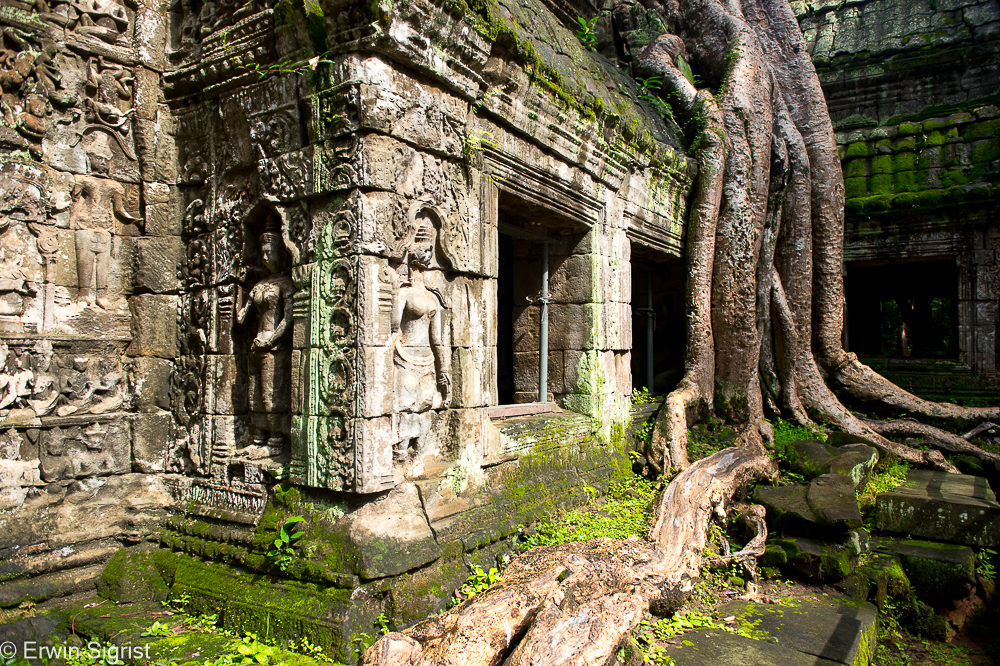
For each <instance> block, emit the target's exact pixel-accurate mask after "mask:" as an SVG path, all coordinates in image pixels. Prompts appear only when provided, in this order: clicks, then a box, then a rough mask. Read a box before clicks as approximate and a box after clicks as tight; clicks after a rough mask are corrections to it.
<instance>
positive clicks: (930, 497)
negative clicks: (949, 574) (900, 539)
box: [875, 470, 1000, 547]
mask: <svg viewBox="0 0 1000 666" xmlns="http://www.w3.org/2000/svg"><path fill="white" fill-rule="evenodd" d="M875 516H876V522H877V525H878V529H880V530H883V531H886V532H896V533H898V534H907V535H910V536H914V537H923V538H926V539H933V540H934V541H945V542H950V543H960V544H965V545H967V546H987V547H988V546H995V545H997V544H1000V504H998V503H997V501H996V496H995V495H994V494H993V491H992V490H990V486H989V483H988V482H987V481H986V479H984V478H982V477H979V476H971V475H967V474H948V473H947V472H936V471H928V470H910V471H909V472H908V473H907V475H906V481H905V482H904V483H903V485H901V486H899V487H898V488H896V489H895V490H893V491H891V492H887V493H880V494H879V495H878V496H877V497H876V498H875Z"/></svg>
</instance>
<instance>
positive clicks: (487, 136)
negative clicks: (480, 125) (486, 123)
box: [462, 130, 497, 158]
mask: <svg viewBox="0 0 1000 666" xmlns="http://www.w3.org/2000/svg"><path fill="white" fill-rule="evenodd" d="M484 146H489V147H490V148H496V147H497V144H496V143H495V142H494V141H493V133H492V132H488V131H486V130H474V131H473V132H470V133H469V134H466V135H465V144H464V145H463V146H462V155H464V156H465V157H466V158H469V157H472V156H473V155H474V154H475V153H478V152H482V150H483V147H484Z"/></svg>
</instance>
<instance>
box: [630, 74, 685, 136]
mask: <svg viewBox="0 0 1000 666" xmlns="http://www.w3.org/2000/svg"><path fill="white" fill-rule="evenodd" d="M635 82H636V84H638V86H639V99H641V100H643V101H646V102H648V103H649V105H650V106H651V107H653V111H655V112H656V115H658V116H660V117H661V118H663V119H664V120H668V121H671V122H674V123H675V124H676V121H675V120H674V111H673V109H672V108H671V107H670V105H669V104H668V103H667V102H666V101H664V99H663V98H662V97H660V90H661V89H662V88H663V79H662V78H661V77H659V76H648V77H645V78H643V77H641V76H639V77H636V79H635Z"/></svg>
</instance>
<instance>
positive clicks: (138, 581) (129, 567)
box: [97, 549, 168, 602]
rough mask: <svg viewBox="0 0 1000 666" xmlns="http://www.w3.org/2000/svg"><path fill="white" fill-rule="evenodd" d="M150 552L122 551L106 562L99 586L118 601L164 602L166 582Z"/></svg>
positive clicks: (111, 598)
mask: <svg viewBox="0 0 1000 666" xmlns="http://www.w3.org/2000/svg"><path fill="white" fill-rule="evenodd" d="M157 569H158V568H157V566H156V563H155V562H154V560H153V558H152V557H151V556H150V554H149V553H148V552H145V551H129V550H125V549H122V550H119V551H118V552H117V553H115V554H114V556H112V558H111V559H110V560H108V563H107V564H106V565H104V571H102V572H101V579H100V581H98V584H97V589H98V592H99V593H100V595H101V596H102V597H104V598H105V599H110V600H112V601H115V602H133V601H164V600H165V599H166V598H167V595H168V589H167V583H166V582H165V581H164V580H163V577H162V576H161V575H160V573H159V571H158V570H157Z"/></svg>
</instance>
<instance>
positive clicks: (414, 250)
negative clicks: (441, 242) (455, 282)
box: [399, 215, 448, 308]
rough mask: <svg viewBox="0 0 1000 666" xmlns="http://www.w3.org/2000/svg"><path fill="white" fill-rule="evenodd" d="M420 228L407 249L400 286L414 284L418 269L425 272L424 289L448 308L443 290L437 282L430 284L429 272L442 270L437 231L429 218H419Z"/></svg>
mask: <svg viewBox="0 0 1000 666" xmlns="http://www.w3.org/2000/svg"><path fill="white" fill-rule="evenodd" d="M418 222H419V224H418V226H417V229H416V232H415V233H414V236H413V242H412V243H410V245H409V247H407V248H406V253H405V254H404V255H403V263H402V265H401V266H400V267H399V268H400V284H401V285H402V286H409V285H410V284H411V283H412V280H411V277H412V271H413V270H414V269H417V270H419V271H422V272H425V281H424V287H426V288H427V290H428V291H430V292H431V293H433V294H434V295H435V296H437V298H438V300H439V301H440V302H441V305H442V306H444V307H445V308H447V307H448V306H447V305H446V303H445V298H444V296H443V295H442V294H441V290H440V289H438V288H437V287H436V282H437V281H436V280H435V279H433V278H431V280H430V283H429V284H428V280H427V277H430V276H429V275H427V274H426V272H427V271H431V270H435V269H438V268H440V267H439V266H438V265H437V264H438V261H437V229H436V228H435V227H434V222H433V220H432V219H431V218H430V217H429V216H426V215H424V216H421V217H418Z"/></svg>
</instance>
